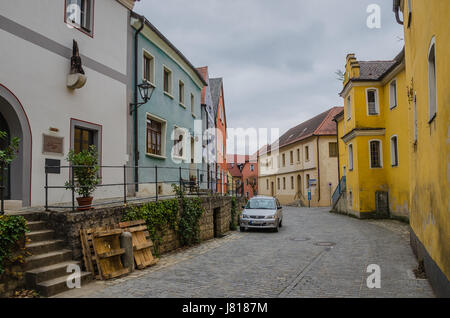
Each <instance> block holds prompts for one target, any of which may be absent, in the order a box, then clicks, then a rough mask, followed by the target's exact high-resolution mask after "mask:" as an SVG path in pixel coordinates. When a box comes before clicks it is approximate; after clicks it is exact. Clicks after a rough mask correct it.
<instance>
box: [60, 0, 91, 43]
mask: <svg viewBox="0 0 450 318" xmlns="http://www.w3.org/2000/svg"><path fill="white" fill-rule="evenodd" d="M93 13H94V0H66V19H65V21H66V23H69V24H71V25H73V26H74V27H75V28H77V29H79V30H81V31H83V32H85V33H87V34H88V35H91V36H92V35H93V26H94V14H93Z"/></svg>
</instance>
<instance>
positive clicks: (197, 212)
mask: <svg viewBox="0 0 450 318" xmlns="http://www.w3.org/2000/svg"><path fill="white" fill-rule="evenodd" d="M181 201H182V205H183V212H182V214H181V215H180V218H179V220H178V238H179V240H180V243H181V245H183V246H185V245H187V246H189V245H193V244H197V243H199V242H200V223H199V221H200V217H201V216H202V215H203V212H204V210H203V207H202V202H201V200H200V199H199V198H182V199H181Z"/></svg>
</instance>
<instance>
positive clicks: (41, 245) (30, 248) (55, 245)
mask: <svg viewBox="0 0 450 318" xmlns="http://www.w3.org/2000/svg"><path fill="white" fill-rule="evenodd" d="M26 248H27V252H30V253H31V255H39V254H45V253H49V252H53V251H57V250H60V249H63V248H64V241H63V240H48V241H39V242H34V243H29V244H27V245H26Z"/></svg>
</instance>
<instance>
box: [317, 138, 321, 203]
mask: <svg viewBox="0 0 450 318" xmlns="http://www.w3.org/2000/svg"><path fill="white" fill-rule="evenodd" d="M316 144H317V190H318V194H319V197H318V199H317V202H319V201H320V161H319V153H320V150H319V136H317V139H316Z"/></svg>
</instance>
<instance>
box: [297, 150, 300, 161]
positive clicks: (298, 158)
mask: <svg viewBox="0 0 450 318" xmlns="http://www.w3.org/2000/svg"><path fill="white" fill-rule="evenodd" d="M297 161H298V162H300V149H297Z"/></svg>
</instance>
